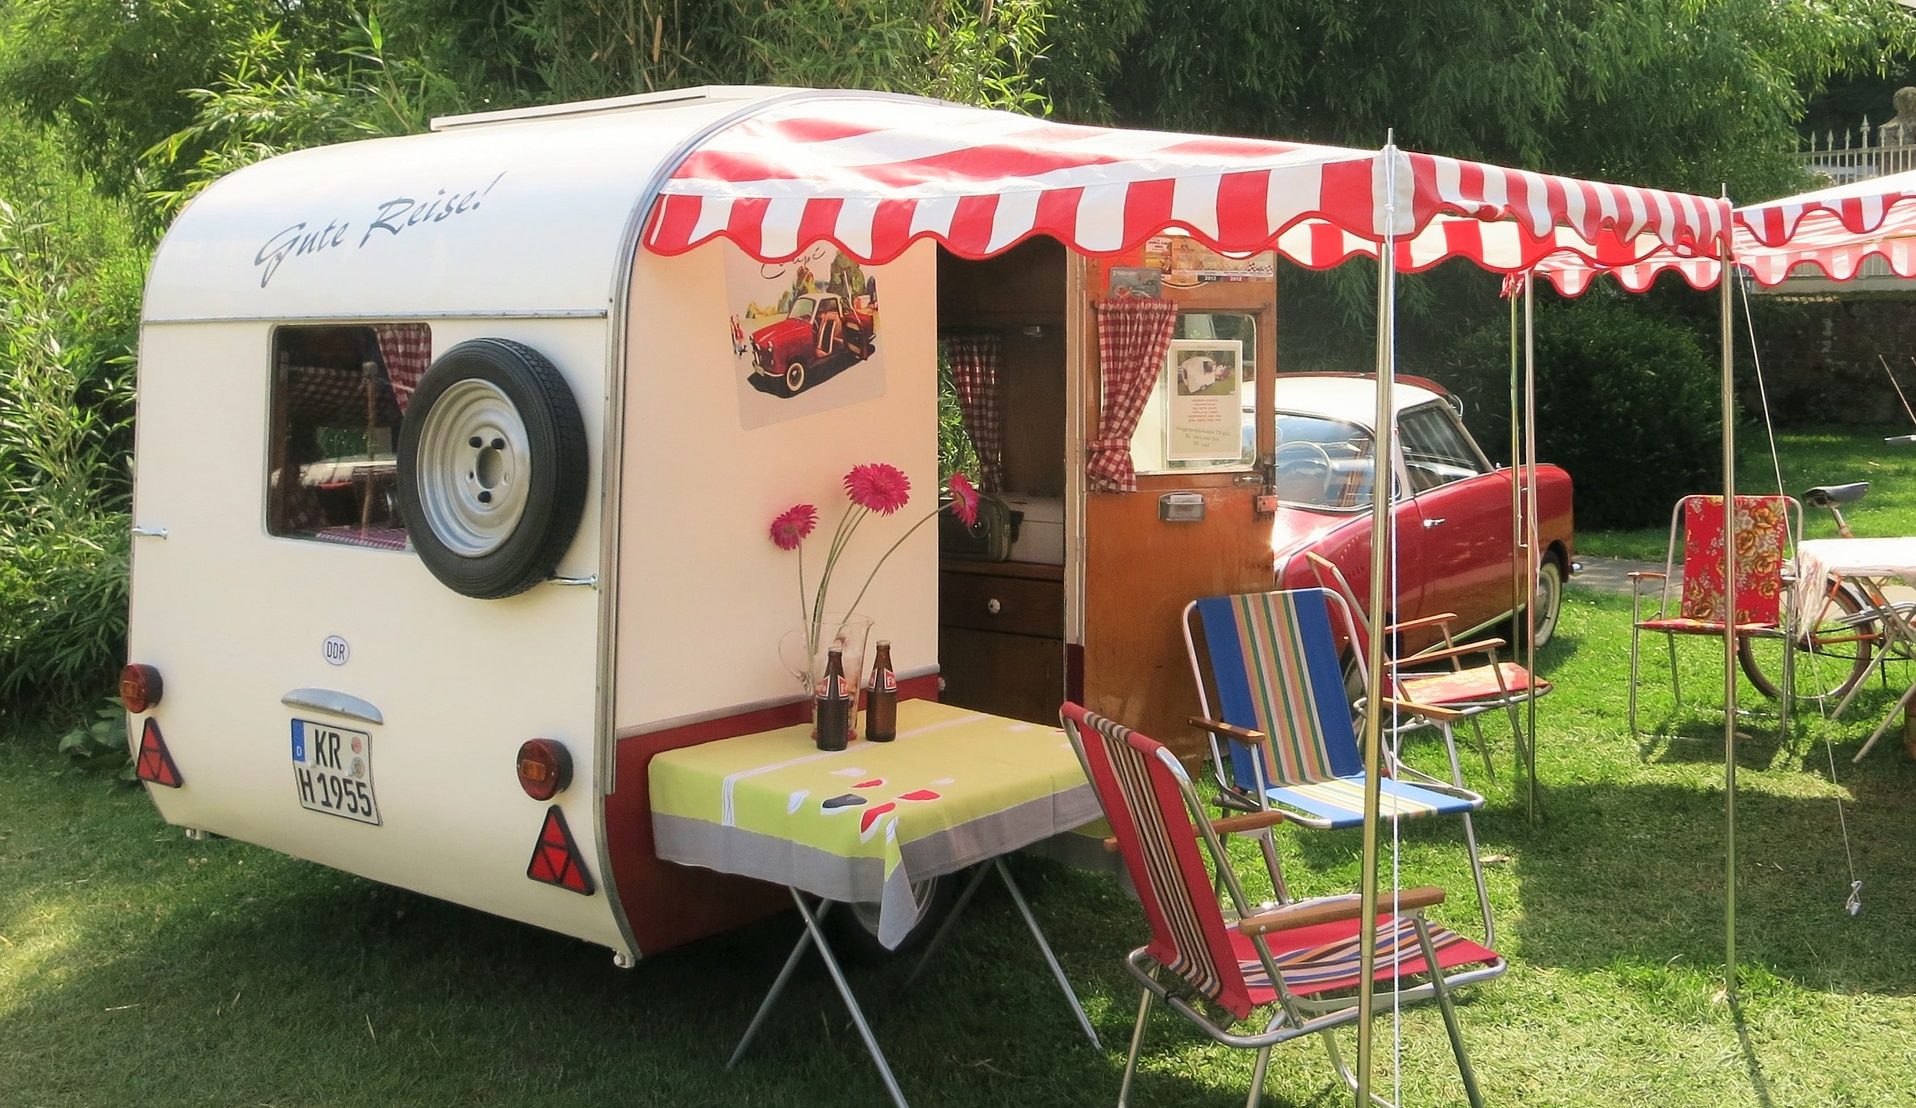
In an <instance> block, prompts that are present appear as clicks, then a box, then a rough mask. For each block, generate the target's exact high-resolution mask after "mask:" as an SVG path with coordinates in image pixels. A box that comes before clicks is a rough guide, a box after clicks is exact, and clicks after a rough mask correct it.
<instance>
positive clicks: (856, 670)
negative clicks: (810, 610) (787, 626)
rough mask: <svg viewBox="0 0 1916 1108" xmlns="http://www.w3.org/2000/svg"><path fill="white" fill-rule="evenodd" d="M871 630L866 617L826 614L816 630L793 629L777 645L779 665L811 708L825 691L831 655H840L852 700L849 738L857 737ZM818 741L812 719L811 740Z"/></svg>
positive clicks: (835, 613) (816, 727)
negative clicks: (789, 675)
mask: <svg viewBox="0 0 1916 1108" xmlns="http://www.w3.org/2000/svg"><path fill="white" fill-rule="evenodd" d="M871 629H872V621H871V619H870V617H868V616H861V615H857V614H856V613H849V612H826V613H825V614H824V616H823V617H822V618H820V619H819V621H818V623H817V625H816V626H815V627H798V628H794V629H793V630H790V631H787V632H785V635H784V637H782V638H781V639H779V642H778V657H779V661H781V662H783V663H784V665H785V670H786V672H788V673H790V674H791V675H792V677H793V679H794V680H796V681H797V682H798V685H799V688H801V689H803V690H804V691H805V698H806V700H807V701H808V702H809V703H811V704H817V702H818V694H819V693H821V692H823V691H824V689H823V687H822V686H823V685H824V681H825V664H826V662H827V661H828V660H829V659H830V656H831V652H832V651H834V650H836V651H838V652H839V654H840V657H841V660H842V662H843V664H844V667H845V685H846V691H848V692H849V693H850V694H851V698H852V703H851V708H850V711H849V716H850V724H849V728H850V734H851V735H852V736H856V735H857V734H858V709H859V707H860V706H861V705H860V703H859V701H860V700H861V698H862V697H863V695H864V686H865V644H866V640H867V639H869V638H870V637H871ZM817 738H818V721H817V719H816V718H814V719H813V720H812V739H813V740H814V741H816V740H817Z"/></svg>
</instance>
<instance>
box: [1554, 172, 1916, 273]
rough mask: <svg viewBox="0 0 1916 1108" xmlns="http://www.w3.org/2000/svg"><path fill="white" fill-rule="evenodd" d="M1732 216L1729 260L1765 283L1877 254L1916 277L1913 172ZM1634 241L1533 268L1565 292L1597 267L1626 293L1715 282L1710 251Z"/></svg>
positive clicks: (1846, 267)
mask: <svg viewBox="0 0 1916 1108" xmlns="http://www.w3.org/2000/svg"><path fill="white" fill-rule="evenodd" d="M1733 215H1734V219H1735V225H1734V233H1733V238H1732V243H1733V253H1734V255H1735V258H1736V264H1737V265H1739V266H1741V267H1742V268H1743V269H1745V270H1746V271H1748V272H1749V274H1750V276H1751V277H1752V278H1753V279H1754V280H1755V281H1756V282H1757V283H1758V284H1760V285H1763V286H1765V287H1770V286H1774V285H1778V284H1781V283H1782V282H1783V280H1784V279H1785V278H1787V277H1788V276H1790V274H1791V273H1793V272H1807V273H1820V274H1822V275H1823V276H1826V277H1828V278H1830V279H1831V280H1834V281H1847V280H1849V279H1851V278H1852V277H1855V276H1856V274H1857V272H1858V271H1859V270H1861V269H1862V266H1863V263H1864V262H1865V261H1868V260H1869V259H1870V258H1882V259H1883V260H1884V262H1885V263H1887V264H1888V266H1889V268H1890V270H1891V271H1892V272H1894V273H1895V274H1896V275H1897V276H1899V277H1916V172H1911V173H1898V174H1894V175H1892V176H1888V177H1876V178H1871V179H1869V180H1865V181H1856V182H1853V183H1850V184H1846V185H1837V186H1834V187H1831V188H1826V189H1818V190H1816V191H1815V192H1806V193H1803V194H1801V195H1798V196H1787V197H1784V198H1783V199H1781V200H1771V201H1768V202H1766V203H1762V204H1752V205H1750V206H1748V207H1743V208H1738V209H1736V211H1735V212H1734V213H1733ZM1639 247H1640V249H1638V250H1637V251H1636V252H1635V253H1636V256H1635V257H1634V258H1631V259H1629V260H1607V259H1605V258H1603V257H1601V256H1598V257H1596V258H1594V259H1593V258H1581V257H1574V256H1571V255H1558V256H1556V257H1553V258H1549V259H1546V260H1545V261H1543V262H1542V263H1540V264H1539V265H1538V267H1537V272H1538V273H1540V274H1542V275H1543V276H1544V277H1546V278H1548V279H1549V281H1550V283H1551V284H1553V285H1555V286H1556V287H1557V290H1558V291H1559V292H1562V293H1564V294H1565V295H1567V296H1576V295H1579V294H1581V293H1582V292H1583V290H1585V289H1586V288H1589V287H1590V284H1591V282H1592V281H1594V280H1595V279H1596V278H1597V277H1598V276H1599V275H1600V274H1608V275H1609V276H1611V277H1614V278H1615V279H1616V280H1617V282H1618V283H1620V284H1622V285H1623V286H1624V287H1625V288H1627V289H1629V290H1630V291H1632V292H1641V291H1643V290H1644V289H1645V288H1648V287H1649V286H1650V284H1651V283H1652V282H1654V281H1655V280H1656V279H1657V277H1658V276H1660V275H1662V274H1664V273H1668V272H1672V271H1675V272H1676V273H1678V274H1680V275H1681V276H1682V277H1683V279H1684V280H1685V281H1687V282H1689V283H1690V284H1691V285H1692V286H1694V287H1696V288H1700V289H1702V288H1712V287H1714V286H1715V285H1716V282H1717V270H1718V262H1717V260H1716V259H1714V258H1710V257H1700V256H1696V254H1697V253H1698V252H1696V251H1693V250H1683V249H1673V248H1668V247H1663V246H1660V245H1653V244H1651V243H1648V242H1644V243H1640V244H1639ZM1628 253H1629V252H1628V251H1625V252H1623V254H1628ZM1621 257H1622V254H1620V255H1619V258H1621Z"/></svg>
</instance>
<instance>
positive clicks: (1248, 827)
mask: <svg viewBox="0 0 1916 1108" xmlns="http://www.w3.org/2000/svg"><path fill="white" fill-rule="evenodd" d="M1286 818H1288V817H1286V816H1285V815H1284V813H1283V812H1279V811H1276V810H1272V811H1268V812H1248V813H1246V814H1244V815H1241V816H1225V817H1224V818H1223V819H1214V820H1212V821H1211V830H1213V831H1216V832H1217V833H1218V834H1220V835H1236V834H1240V833H1242V832H1245V831H1261V830H1263V829H1264V828H1266V827H1276V826H1277V825H1278V824H1280V823H1283V822H1284V820H1285V819H1286Z"/></svg>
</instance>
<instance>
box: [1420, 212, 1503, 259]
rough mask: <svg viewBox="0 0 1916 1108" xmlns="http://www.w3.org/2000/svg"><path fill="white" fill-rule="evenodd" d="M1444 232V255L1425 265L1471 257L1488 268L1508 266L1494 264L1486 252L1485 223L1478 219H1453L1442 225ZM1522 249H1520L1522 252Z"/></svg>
mask: <svg viewBox="0 0 1916 1108" xmlns="http://www.w3.org/2000/svg"><path fill="white" fill-rule="evenodd" d="M1442 227H1443V232H1444V256H1443V257H1442V258H1432V259H1430V260H1429V261H1427V262H1425V263H1424V265H1423V267H1420V268H1428V267H1429V266H1433V265H1436V264H1437V263H1438V262H1441V261H1443V260H1445V259H1446V258H1469V259H1470V260H1471V261H1473V262H1476V263H1477V264H1478V265H1480V266H1483V267H1484V268H1486V269H1498V270H1502V269H1504V268H1507V267H1506V266H1498V265H1493V264H1492V262H1491V259H1490V258H1488V257H1486V256H1485V253H1484V225H1483V224H1481V223H1478V222H1477V221H1476V220H1466V221H1464V222H1458V221H1456V220H1452V221H1450V222H1447V223H1444V224H1443V225H1442ZM1521 253H1522V251H1521V250H1520V251H1519V254H1521Z"/></svg>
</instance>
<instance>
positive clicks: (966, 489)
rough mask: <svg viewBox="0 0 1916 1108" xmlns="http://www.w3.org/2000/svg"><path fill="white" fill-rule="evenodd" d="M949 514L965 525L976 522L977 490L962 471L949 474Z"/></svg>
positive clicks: (968, 525)
mask: <svg viewBox="0 0 1916 1108" xmlns="http://www.w3.org/2000/svg"><path fill="white" fill-rule="evenodd" d="M951 514H952V515H954V516H957V517H958V522H960V523H962V524H964V525H965V526H966V527H970V526H972V525H973V524H975V523H977V522H978V490H977V489H975V488H973V487H972V486H971V482H970V481H968V480H966V479H965V475H964V474H962V473H954V474H952V475H951Z"/></svg>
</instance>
